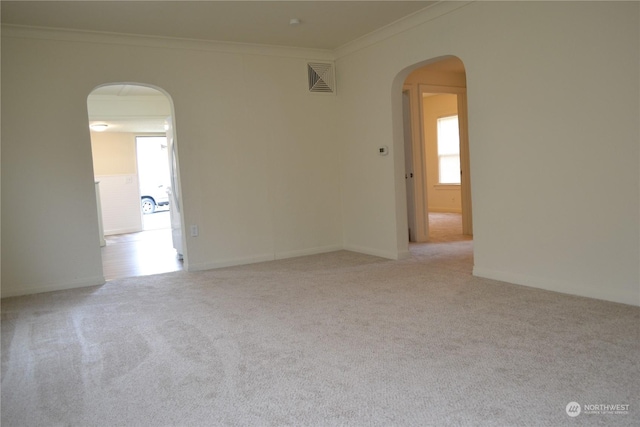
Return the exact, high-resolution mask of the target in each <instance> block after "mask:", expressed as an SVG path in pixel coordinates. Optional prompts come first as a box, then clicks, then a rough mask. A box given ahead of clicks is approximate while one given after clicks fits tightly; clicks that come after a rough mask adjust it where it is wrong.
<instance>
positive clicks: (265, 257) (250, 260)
mask: <svg viewBox="0 0 640 427" xmlns="http://www.w3.org/2000/svg"><path fill="white" fill-rule="evenodd" d="M274 259H275V257H274V256H273V254H258V255H252V256H248V257H240V258H227V259H221V260H218V261H212V262H199V263H192V262H190V263H189V264H188V265H187V270H188V271H203V270H213V269H214V268H222V267H233V266H236V265H245V264H254V263H257V262H265V261H273V260H274Z"/></svg>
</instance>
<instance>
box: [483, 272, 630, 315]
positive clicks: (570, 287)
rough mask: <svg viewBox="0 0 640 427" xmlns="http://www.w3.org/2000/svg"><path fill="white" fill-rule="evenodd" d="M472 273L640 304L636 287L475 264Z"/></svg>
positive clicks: (601, 298) (541, 287) (532, 286)
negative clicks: (592, 283) (613, 286)
mask: <svg viewBox="0 0 640 427" xmlns="http://www.w3.org/2000/svg"><path fill="white" fill-rule="evenodd" d="M473 275H474V276H478V277H484V278H487V279H493V280H500V281H502V282H507V283H512V284H515V285H522V286H528V287H531V288H538V289H544V290H547V291H553V292H559V293H562V294H569V295H577V296H581V297H587V298H595V299H600V300H605V301H611V302H617V303H621V304H629V305H635V306H640V289H636V290H635V291H632V290H629V291H625V290H622V291H620V290H615V289H610V288H596V287H593V286H576V285H575V284H572V283H568V282H564V281H560V280H549V279H546V278H541V277H534V276H528V275H523V274H515V273H509V272H505V271H498V270H492V269H486V268H481V267H477V266H474V267H473Z"/></svg>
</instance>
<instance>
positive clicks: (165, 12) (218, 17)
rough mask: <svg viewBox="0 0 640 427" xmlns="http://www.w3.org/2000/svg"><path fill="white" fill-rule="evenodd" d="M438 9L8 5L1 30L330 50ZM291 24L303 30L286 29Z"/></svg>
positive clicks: (407, 5) (408, 4) (238, 1)
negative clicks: (61, 30) (6, 27)
mask: <svg viewBox="0 0 640 427" xmlns="http://www.w3.org/2000/svg"><path fill="white" fill-rule="evenodd" d="M436 3H438V2H437V1H399V0H398V1H365V0H360V1H337V0H334V1H310V0H306V1H268V0H262V1H243V0H235V1H184V0H183V1H152V0H146V1H114V0H112V1H24V0H23V1H5V0H3V1H2V2H0V7H1V17H2V23H3V24H14V25H28V26H38V27H49V28H68V29H74V30H88V31H100V32H109V33H120V34H135V35H145V36H161V37H174V38H183V39H196V40H215V41H223V42H239V43H259V44H267V45H277V46H290V47H301V48H314V49H329V50H333V49H336V48H338V47H340V46H343V45H345V44H347V43H349V42H351V41H353V40H356V39H358V38H360V37H362V36H364V35H366V34H368V33H371V32H373V31H375V30H376V29H379V28H381V27H384V26H386V25H389V24H391V23H392V22H395V21H397V20H399V19H401V18H403V17H406V16H408V15H411V14H413V13H415V12H417V11H419V10H421V9H424V8H426V7H429V6H432V5H434V4H436ZM291 18H298V19H299V20H300V24H299V25H296V26H292V25H289V21H290V19H291Z"/></svg>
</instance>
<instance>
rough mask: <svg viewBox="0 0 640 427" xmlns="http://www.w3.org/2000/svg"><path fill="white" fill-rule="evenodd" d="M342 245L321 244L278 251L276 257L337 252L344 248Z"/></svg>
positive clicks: (284, 257)
mask: <svg viewBox="0 0 640 427" xmlns="http://www.w3.org/2000/svg"><path fill="white" fill-rule="evenodd" d="M342 249H343V248H342V245H331V246H319V247H315V248H309V249H301V250H297V251H287V252H276V254H275V259H287V258H295V257H299V256H308V255H317V254H324V253H327V252H335V251H340V250H342Z"/></svg>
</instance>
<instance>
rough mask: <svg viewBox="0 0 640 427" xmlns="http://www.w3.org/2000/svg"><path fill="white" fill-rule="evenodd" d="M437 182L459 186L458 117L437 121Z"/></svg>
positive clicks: (442, 118) (443, 118)
mask: <svg viewBox="0 0 640 427" xmlns="http://www.w3.org/2000/svg"><path fill="white" fill-rule="evenodd" d="M437 137H438V182H439V183H440V184H460V134H459V131H458V116H449V117H441V118H439V119H438V136H437Z"/></svg>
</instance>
